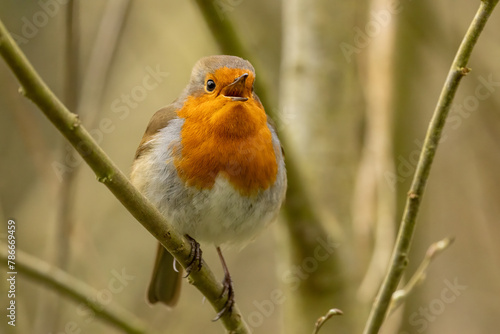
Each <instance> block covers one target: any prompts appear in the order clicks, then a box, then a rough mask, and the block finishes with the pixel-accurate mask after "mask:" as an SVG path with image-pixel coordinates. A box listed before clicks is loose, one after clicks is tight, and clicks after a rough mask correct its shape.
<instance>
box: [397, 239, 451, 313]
mask: <svg viewBox="0 0 500 334" xmlns="http://www.w3.org/2000/svg"><path fill="white" fill-rule="evenodd" d="M453 241H454V239H453V238H444V239H443V240H440V241H438V242H435V243H433V244H432V245H430V246H429V248H428V249H427V252H426V253H425V257H424V259H423V260H422V262H421V263H420V266H418V268H417V270H416V271H415V273H414V274H413V276H412V277H411V278H410V280H409V281H408V283H406V285H405V286H404V288H402V289H399V290H396V291H395V292H394V293H393V294H392V297H391V304H390V306H389V311H388V312H387V314H392V312H394V311H395V310H396V309H397V308H398V307H399V306H401V304H403V302H404V301H405V300H406V299H408V296H409V295H410V293H412V292H413V290H414V289H415V288H416V287H417V286H418V285H420V284H421V283H422V282H423V281H424V280H425V278H426V276H427V270H428V269H429V265H430V264H431V262H432V261H433V260H434V259H435V258H436V256H438V255H439V254H441V253H442V252H444V251H445V250H446V249H447V248H448V247H449V246H450V245H451V244H452V243H453Z"/></svg>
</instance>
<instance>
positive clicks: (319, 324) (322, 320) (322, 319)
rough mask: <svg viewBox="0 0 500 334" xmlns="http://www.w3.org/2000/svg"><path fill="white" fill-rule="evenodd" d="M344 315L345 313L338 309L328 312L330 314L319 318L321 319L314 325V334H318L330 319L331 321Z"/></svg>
mask: <svg viewBox="0 0 500 334" xmlns="http://www.w3.org/2000/svg"><path fill="white" fill-rule="evenodd" d="M342 314H344V313H343V312H342V311H341V310H339V309H338V308H332V309H331V310H328V312H327V313H326V314H325V315H324V316H322V317H319V319H318V320H317V321H316V323H315V324H314V329H313V334H318V332H319V330H320V328H321V327H322V326H323V325H324V324H325V322H326V321H327V320H328V319H330V318H331V317H333V316H335V315H342Z"/></svg>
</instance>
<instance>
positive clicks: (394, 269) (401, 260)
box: [364, 0, 498, 334]
mask: <svg viewBox="0 0 500 334" xmlns="http://www.w3.org/2000/svg"><path fill="white" fill-rule="evenodd" d="M497 3H498V0H483V1H481V4H480V6H479V9H478V11H477V13H476V16H475V17H474V19H473V20H472V23H471V24H470V26H469V29H468V30H467V33H466V34H465V36H464V38H463V40H462V43H461V44H460V47H459V49H458V51H457V54H456V56H455V59H454V60H453V63H452V65H451V69H450V72H449V73H448V77H447V79H446V81H445V84H444V87H443V89H442V91H441V95H440V96H439V100H438V103H437V105H436V109H435V111H434V114H433V116H432V120H431V122H430V124H429V128H428V130H427V134H426V136H425V142H424V146H423V148H422V152H421V153H420V158H419V161H418V164H417V169H416V171H415V176H414V177H413V181H412V184H411V187H410V191H409V192H408V198H407V200H406V206H405V209H404V212H403V217H402V221H401V225H400V229H399V234H398V237H397V240H396V245H395V247H394V251H393V254H392V258H391V263H390V267H389V270H388V272H387V274H386V277H385V278H384V281H383V283H382V286H381V287H380V290H379V292H378V294H377V297H376V299H375V302H374V305H373V307H372V309H371V312H370V316H369V317H368V321H367V323H366V327H365V329H364V333H365V334H374V333H378V331H379V329H380V327H381V326H382V323H383V322H384V319H385V317H386V314H387V310H388V308H389V305H390V303H391V297H392V294H393V293H394V291H395V290H396V288H397V286H398V284H399V281H400V280H401V277H402V275H403V272H404V270H405V268H406V265H407V263H408V252H409V249H410V245H411V241H412V239H413V234H414V231H415V223H416V219H417V214H418V211H419V209H420V203H421V201H422V196H423V194H424V190H425V185H426V183H427V179H428V177H429V172H430V170H431V166H432V162H433V160H434V156H435V154H436V150H437V147H438V145H439V141H440V139H441V133H442V131H443V127H444V125H445V122H446V117H447V116H448V112H449V111H450V107H451V103H452V101H453V98H454V96H455V93H456V91H457V88H458V85H459V83H460V80H461V79H462V77H464V76H465V75H466V74H467V73H468V72H469V71H470V69H469V68H467V63H468V61H469V57H470V55H471V53H472V50H473V49H474V46H475V45H476V42H477V40H478V38H479V35H480V34H481V32H482V31H483V28H484V26H485V25H486V22H487V21H488V18H489V16H490V14H491V13H492V12H493V9H494V8H495V6H496V4H497Z"/></svg>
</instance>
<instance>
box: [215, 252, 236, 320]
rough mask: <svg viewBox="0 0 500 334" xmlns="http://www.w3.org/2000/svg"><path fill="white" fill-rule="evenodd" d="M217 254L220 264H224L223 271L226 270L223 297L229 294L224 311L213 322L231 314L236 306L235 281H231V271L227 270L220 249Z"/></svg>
mask: <svg viewBox="0 0 500 334" xmlns="http://www.w3.org/2000/svg"><path fill="white" fill-rule="evenodd" d="M217 253H218V254H219V258H220V262H221V263H222V269H224V280H223V281H222V285H223V287H224V288H223V289H222V294H221V297H222V296H224V294H225V293H226V292H227V300H226V304H224V307H223V308H222V310H221V311H220V312H219V313H217V316H216V317H215V318H214V319H213V320H212V321H217V320H219V319H220V318H221V317H222V316H223V315H224V314H225V313H226V312H228V313H231V311H232V309H233V305H234V289H233V281H232V280H231V275H230V274H229V269H227V265H226V261H225V260H224V256H222V251H221V250H220V247H217Z"/></svg>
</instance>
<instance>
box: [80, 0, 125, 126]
mask: <svg viewBox="0 0 500 334" xmlns="http://www.w3.org/2000/svg"><path fill="white" fill-rule="evenodd" d="M130 3H131V2H130V0H110V1H108V2H107V4H106V8H105V9H104V13H103V15H102V19H101V22H100V25H99V29H98V32H97V37H96V40H95V42H94V46H93V47H92V53H91V55H90V59H89V65H88V66H87V69H86V70H85V75H84V76H83V78H82V88H81V90H80V99H79V101H78V105H77V107H76V113H77V114H78V115H80V116H81V117H82V119H83V118H84V117H85V124H86V125H87V126H88V127H89V128H93V127H95V125H96V120H97V115H98V114H99V110H101V103H102V98H103V95H104V92H105V88H106V83H107V82H108V75H109V72H110V69H111V68H112V63H113V59H114V56H115V54H116V52H115V51H116V48H117V46H118V41H119V40H120V38H121V36H122V33H123V27H124V24H125V20H126V18H127V14H128V11H129V9H130Z"/></svg>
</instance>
